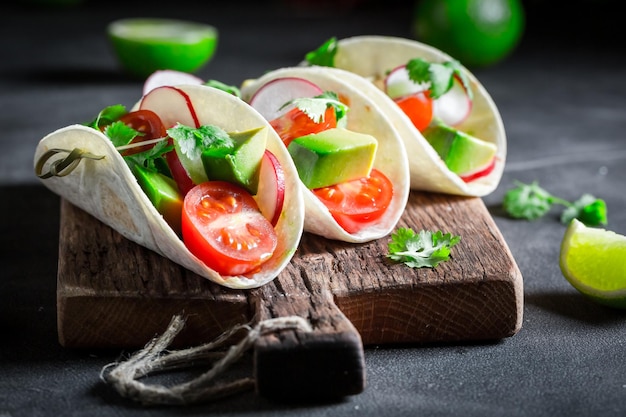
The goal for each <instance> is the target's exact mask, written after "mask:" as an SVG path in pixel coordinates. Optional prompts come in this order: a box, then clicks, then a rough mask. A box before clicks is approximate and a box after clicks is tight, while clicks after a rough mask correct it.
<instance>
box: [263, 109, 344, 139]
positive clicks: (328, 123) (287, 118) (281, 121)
mask: <svg viewBox="0 0 626 417" xmlns="http://www.w3.org/2000/svg"><path fill="white" fill-rule="evenodd" d="M270 124H271V125H272V127H273V128H274V130H276V133H278V136H280V138H281V139H282V141H283V143H284V144H285V146H289V144H290V143H291V141H292V140H294V139H295V138H299V137H300V136H305V135H310V134H312V133H319V132H321V131H323V130H326V129H331V128H334V127H337V117H336V115H335V109H333V108H332V107H328V108H327V109H326V112H325V113H324V120H320V122H319V123H315V121H313V120H312V119H311V118H310V117H309V116H307V115H306V113H304V112H303V111H302V110H300V109H298V108H297V107H294V108H293V109H291V110H289V111H288V112H286V113H285V114H283V115H282V116H280V117H277V118H276V119H274V120H271V121H270Z"/></svg>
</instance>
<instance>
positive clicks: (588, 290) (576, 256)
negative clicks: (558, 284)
mask: <svg viewBox="0 0 626 417" xmlns="http://www.w3.org/2000/svg"><path fill="white" fill-rule="evenodd" d="M560 266H561V272H563V275H564V276H565V278H566V279H567V280H568V281H569V282H570V284H572V286H574V288H576V289H577V290H578V291H580V292H581V293H582V294H584V295H586V296H588V297H590V298H592V299H593V300H595V301H597V302H599V303H601V304H604V305H608V306H611V307H618V308H626V236H623V235H620V234H617V233H615V232H612V231H610V230H605V229H599V228H593V227H587V226H585V225H584V224H583V223H581V222H580V221H578V220H576V219H574V220H572V221H571V223H570V224H569V226H568V228H567V231H566V232H565V236H564V237H563V241H562V243H561V258H560Z"/></svg>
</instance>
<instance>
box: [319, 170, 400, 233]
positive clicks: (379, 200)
mask: <svg viewBox="0 0 626 417" xmlns="http://www.w3.org/2000/svg"><path fill="white" fill-rule="evenodd" d="M313 194H315V195H316V196H317V198H319V199H320V200H321V201H322V203H324V205H325V206H326V207H327V208H328V210H329V211H330V213H331V214H332V216H333V217H334V219H335V220H336V221H337V223H339V225H340V226H341V227H342V228H343V229H344V230H346V231H347V232H348V233H356V232H358V231H359V230H361V229H362V228H363V227H365V226H367V225H369V224H371V223H373V222H375V221H376V220H378V219H380V218H381V216H382V215H383V214H384V213H385V211H386V210H387V207H389V203H390V202H391V198H392V197H393V184H392V183H391V181H390V180H389V178H387V177H386V176H385V175H384V174H383V173H382V172H380V171H378V170H377V169H372V171H371V173H370V176H369V177H364V178H361V179H358V180H354V181H347V182H342V183H339V184H336V185H332V186H330V187H323V188H317V189H314V190H313Z"/></svg>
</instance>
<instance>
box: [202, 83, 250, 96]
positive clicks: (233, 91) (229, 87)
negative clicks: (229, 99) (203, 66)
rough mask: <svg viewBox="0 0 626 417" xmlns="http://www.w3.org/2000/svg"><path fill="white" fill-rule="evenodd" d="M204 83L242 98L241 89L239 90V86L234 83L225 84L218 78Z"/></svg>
mask: <svg viewBox="0 0 626 417" xmlns="http://www.w3.org/2000/svg"><path fill="white" fill-rule="evenodd" d="M204 85H207V86H209V87H213V88H217V89H218V90H222V91H224V92H226V93H228V94H232V95H233V96H235V97H239V98H241V90H239V88H238V87H236V86H234V85H228V84H224V83H223V82H221V81H217V80H208V81H207V82H205V83H204Z"/></svg>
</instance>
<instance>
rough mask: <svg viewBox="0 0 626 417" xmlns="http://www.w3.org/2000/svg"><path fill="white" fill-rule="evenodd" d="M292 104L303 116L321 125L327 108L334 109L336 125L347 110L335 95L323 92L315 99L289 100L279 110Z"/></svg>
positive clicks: (330, 92)
mask: <svg viewBox="0 0 626 417" xmlns="http://www.w3.org/2000/svg"><path fill="white" fill-rule="evenodd" d="M292 104H293V105H294V106H296V107H297V108H298V109H299V110H301V111H302V112H303V113H304V114H306V115H307V116H309V118H310V119H311V120H313V121H314V122H315V123H321V122H323V121H324V115H325V113H326V109H327V108H328V107H332V108H333V109H334V111H335V119H336V120H337V124H340V123H341V121H342V120H343V119H344V118H345V117H346V115H347V113H348V110H349V108H348V106H347V105H345V104H344V103H342V102H341V101H339V97H338V96H337V94H336V93H334V92H332V91H325V92H324V93H322V94H320V95H318V96H315V97H300V98H296V99H293V100H289V101H288V102H287V103H285V104H283V105H282V106H281V109H283V108H285V107H287V106H289V105H292Z"/></svg>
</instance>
